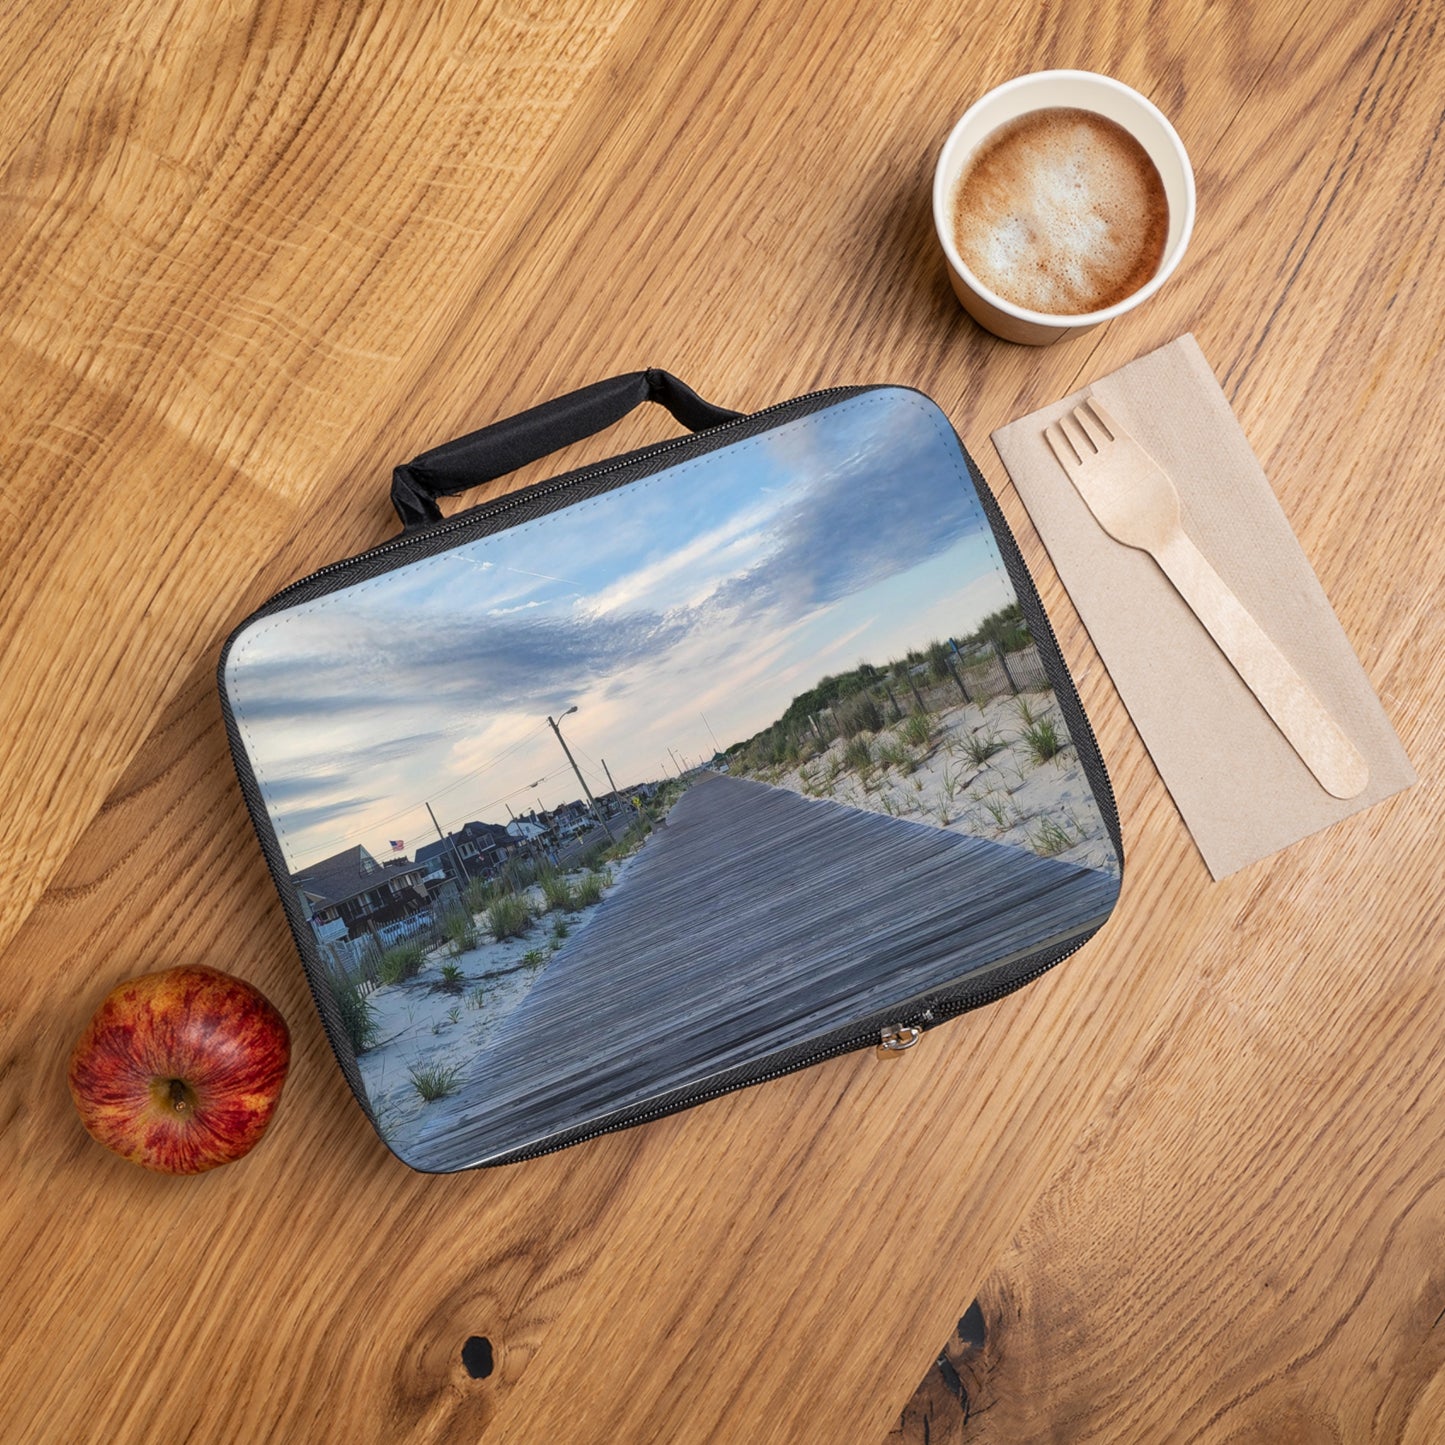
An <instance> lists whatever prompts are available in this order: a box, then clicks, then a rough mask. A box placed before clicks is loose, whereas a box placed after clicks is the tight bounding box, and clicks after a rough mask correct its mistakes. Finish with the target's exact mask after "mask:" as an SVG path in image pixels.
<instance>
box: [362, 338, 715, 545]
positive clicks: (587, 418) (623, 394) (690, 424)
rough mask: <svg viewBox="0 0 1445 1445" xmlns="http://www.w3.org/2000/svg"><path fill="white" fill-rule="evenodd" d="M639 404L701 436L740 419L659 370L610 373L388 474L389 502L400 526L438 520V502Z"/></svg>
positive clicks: (585, 434) (597, 427)
mask: <svg viewBox="0 0 1445 1445" xmlns="http://www.w3.org/2000/svg"><path fill="white" fill-rule="evenodd" d="M644 401H655V402H657V403H658V404H659V405H661V406H665V407H666V408H667V409H668V411H670V412H671V413H672V414H673V416H674V417H676V418H677V420H678V421H680V422H681V423H682V424H683V426H685V427H687V428H688V429H689V430H690V431H705V430H706V429H707V428H708V427H714V426H718V425H719V424H720V423H722V422H725V421H733V420H735V419H736V418H737V417H739V416H741V415H742V412H737V411H728V410H727V408H726V407H721V406H714V405H713V404H712V403H711V402H710V401H704V400H703V399H702V397H700V396H699V395H698V394H697V393H696V392H695V391H693V390H692V388H691V387H689V386H685V385H684V384H683V383H682V382H680V381H679V380H678V379H677V378H676V377H675V376H673V375H672V374H671V373H670V372H666V371H659V370H658V369H657V368H656V367H650V368H649V369H648V370H646V371H634V372H630V373H629V374H628V375H626V376H614V377H613V378H612V379H611V380H610V381H598V382H594V383H593V384H592V385H591V386H584V387H583V388H582V389H581V390H580V391H572V392H568V393H567V395H566V396H559V397H557V398H555V399H554V400H553V401H544V402H543V403H542V404H541V405H540V406H534V407H531V408H530V409H529V410H527V411H523V412H518V413H517V415H516V416H513V417H508V418H507V419H506V420H505V421H499V422H494V423H493V424H492V425H491V426H484V427H483V428H482V429H481V430H480V431H474V432H472V433H471V434H470V435H469V436H464V437H458V438H457V440H456V441H454V442H447V443H445V444H444V445H442V446H439V447H433V448H432V450H431V451H429V452H423V453H422V454H421V455H420V456H419V457H417V458H415V459H414V460H413V461H410V462H408V463H407V464H406V465H405V466H402V467H398V468H397V469H396V471H395V472H394V473H393V474H392V478H391V504H392V506H394V507H395V508H396V514H397V516H398V517H400V518H401V525H402V527H403V528H404V529H409V528H412V527H421V526H425V525H426V524H427V523H428V522H439V521H441V515H442V514H441V509H440V508H439V507H438V506H437V504H436V499H437V498H438V497H452V496H455V495H456V494H457V493H458V492H465V491H469V490H470V489H471V488H472V487H480V486H481V485H482V484H483V483H484V482H492V481H495V480H496V479H497V478H498V477H504V476H506V475H507V473H508V472H514V471H516V470H517V468H518V467H524V466H526V465H527V464H528V463H529V462H535V461H537V460H538V459H539V458H541V457H545V456H546V455H547V454H548V453H549V452H555V451H559V450H560V449H561V448H562V447H565V446H570V445H571V444H572V443H573V442H578V441H581V440H582V439H583V438H584V437H589V436H591V435H592V434H593V433H594V432H599V431H602V430H603V429H604V428H605V427H609V426H611V425H612V424H613V422H618V421H621V420H622V418H623V417H625V416H626V415H627V413H628V412H630V411H632V410H633V409H634V408H635V407H638V406H641V405H642V403H643V402H644Z"/></svg>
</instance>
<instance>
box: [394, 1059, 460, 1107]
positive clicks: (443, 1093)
mask: <svg viewBox="0 0 1445 1445" xmlns="http://www.w3.org/2000/svg"><path fill="white" fill-rule="evenodd" d="M407 1073H408V1074H410V1075H411V1082H412V1087H413V1088H415V1089H416V1091H417V1093H418V1094H420V1095H421V1097H422V1100H423V1101H424V1102H425V1103H428V1104H430V1103H433V1102H434V1101H435V1100H437V1099H445V1098H447V1097H448V1096H449V1095H451V1094H455V1093H456V1092H457V1090H458V1089H460V1088H461V1080H462V1068H461V1065H460V1064H417V1065H414V1066H413V1067H412V1068H410V1069H408V1070H407Z"/></svg>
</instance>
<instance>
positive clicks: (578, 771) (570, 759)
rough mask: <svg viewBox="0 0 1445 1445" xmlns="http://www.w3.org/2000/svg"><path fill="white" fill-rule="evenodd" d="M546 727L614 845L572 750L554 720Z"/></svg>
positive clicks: (549, 720)
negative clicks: (557, 743)
mask: <svg viewBox="0 0 1445 1445" xmlns="http://www.w3.org/2000/svg"><path fill="white" fill-rule="evenodd" d="M576 711H577V709H576V708H575V707H569V708H568V709H567V712H564V713H563V714H562V716H563V717H566V716H567V715H568V714H569V713H574V712H576ZM547 726H548V727H549V728H551V729H552V731H553V732H554V733H556V735H557V741H558V742H559V743H561V744H562V751H563V752H564V753H566V754H567V761H568V762H569V763H571V764H572V771H573V772H574V773H576V774H577V781H578V782H579V783H581V784H582V791H583V792H584V793H585V794H586V795H587V801H588V802H589V803H590V804H591V805H592V811H593V812H594V813H595V814H596V815H597V821H598V822H599V823H601V824H602V831H603V832H604V833H606V834H607V837H608V839H609V840H610V841H611V842H613V843H615V842H616V841H617V839H616V838H615V837H613V834H612V829H611V828H609V827H608V826H607V817H606V814H604V813H603V811H602V809H601V808H599V807H598V806H597V799H596V798H594V797H593V796H592V789H591V788H589V787H588V786H587V779H586V778H584V777H583V776H582V769H581V768H579V767H578V766H577V759H576V758H574V757H573V756H572V749H571V748H569V747H568V746H567V739H566V738H564V737H563V736H562V729H561V728H560V727H558V726H557V723H556V721H555V719H553V718H550V717H549V718H548V719H547Z"/></svg>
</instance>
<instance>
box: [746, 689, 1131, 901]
mask: <svg viewBox="0 0 1445 1445" xmlns="http://www.w3.org/2000/svg"><path fill="white" fill-rule="evenodd" d="M937 698H938V694H937V693H934V694H932V695H930V697H929V699H928V700H929V701H930V702H931V703H932V702H934V701H935V700H936V699H937ZM925 718H926V723H925V721H924V719H925ZM915 719H917V720H915ZM925 728H926V735H925ZM1067 739H1068V729H1067V728H1066V727H1065V725H1064V720H1063V715H1062V713H1061V712H1060V710H1059V706H1058V703H1057V701H1056V700H1055V698H1054V695H1053V693H1052V692H1033V693H1027V692H1026V693H1020V694H1019V695H1018V696H1016V697H1015V696H1007V695H1005V696H1002V697H995V698H992V699H990V700H988V701H987V702H984V703H982V704H979V703H976V702H970V703H964V702H961V701H953V702H945V704H944V705H943V706H941V707H937V708H935V710H933V711H930V712H929V713H927V714H926V715H919V714H913V715H910V716H907V717H904V718H901V719H899V720H898V721H897V722H895V723H893V724H892V725H891V726H889V727H886V728H884V729H882V730H880V731H878V732H876V733H862V734H859V735H858V737H857V739H856V740H854V741H853V742H852V743H851V744H850V742H849V741H848V740H845V739H843V738H837V739H835V740H834V741H833V742H832V743H831V744H830V745H829V746H828V747H826V748H823V747H821V746H818V747H816V748H814V749H812V756H810V757H807V758H805V759H804V760H803V761H802V762H800V763H798V764H797V765H795V766H792V767H786V768H782V767H779V768H766V767H765V768H755V769H752V770H750V771H742V770H740V769H739V768H737V767H734V769H733V772H734V773H735V774H737V775H738V776H742V777H754V778H757V779H758V780H759V781H761V782H767V783H772V784H773V785H774V786H776V787H782V788H789V789H791V790H792V791H793V792H797V793H802V794H804V795H805V796H807V797H813V798H832V799H833V800H834V801H836V802H839V803H848V804H850V805H851V806H852V807H855V808H865V809H867V810H869V811H870V812H875V813H887V814H888V815H890V816H892V817H900V818H911V819H913V820H914V821H916V822H921V823H932V824H934V825H935V826H936V827H940V828H946V829H948V830H949V831H951V832H958V833H967V834H969V835H971V836H973V837H976V838H988V839H991V840H992V841H994V842H997V843H1008V844H1011V845H1013V846H1015V847H1019V848H1027V849H1028V850H1029V851H1030V852H1032V853H1036V854H1038V855H1040V856H1042V857H1051V858H1061V859H1063V860H1064V861H1065V862H1070V863H1079V864H1082V865H1083V866H1085V867H1088V868H1097V869H1099V870H1100V871H1102V872H1106V873H1112V874H1117V873H1118V871H1119V865H1118V860H1117V859H1116V858H1115V856H1114V850H1113V847H1112V845H1111V844H1110V841H1109V836H1108V833H1107V831H1106V829H1105V826H1104V820H1103V817H1102V815H1101V814H1100V813H1099V810H1098V807H1097V805H1096V804H1095V802H1094V796H1093V792H1092V791H1091V789H1090V787H1089V782H1088V779H1087V778H1086V777H1085V776H1084V769H1083V766H1082V765H1081V763H1080V762H1079V758H1078V754H1077V752H1076V751H1075V749H1074V747H1073V745H1072V744H1071V743H1069V742H1068V741H1067ZM1055 742H1057V743H1058V744H1059V747H1058V750H1057V751H1055V752H1053V754H1052V756H1047V757H1045V756H1043V755H1042V754H1043V753H1045V752H1048V751H1049V749H1050V747H1051V746H1052V744H1053V743H1055ZM1040 745H1042V746H1040ZM865 758H866V760H865Z"/></svg>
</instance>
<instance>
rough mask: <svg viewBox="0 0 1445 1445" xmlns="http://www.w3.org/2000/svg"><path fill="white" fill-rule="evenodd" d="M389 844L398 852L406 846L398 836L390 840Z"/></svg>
mask: <svg viewBox="0 0 1445 1445" xmlns="http://www.w3.org/2000/svg"><path fill="white" fill-rule="evenodd" d="M391 846H392V849H393V851H395V852H397V853H400V852H401V850H402V849H403V848H405V847H406V844H405V843H403V842H402V840H401V839H400V838H393V839H392V840H391Z"/></svg>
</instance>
